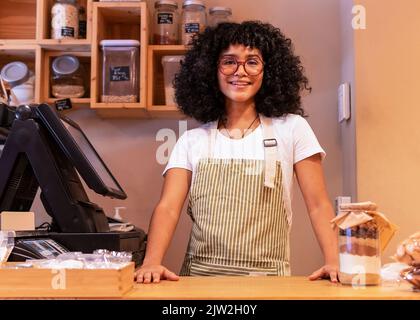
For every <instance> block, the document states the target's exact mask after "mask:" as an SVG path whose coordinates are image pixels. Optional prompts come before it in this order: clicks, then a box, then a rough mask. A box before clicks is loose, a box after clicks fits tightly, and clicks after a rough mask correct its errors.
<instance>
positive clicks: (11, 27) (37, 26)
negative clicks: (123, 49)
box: [0, 0, 187, 119]
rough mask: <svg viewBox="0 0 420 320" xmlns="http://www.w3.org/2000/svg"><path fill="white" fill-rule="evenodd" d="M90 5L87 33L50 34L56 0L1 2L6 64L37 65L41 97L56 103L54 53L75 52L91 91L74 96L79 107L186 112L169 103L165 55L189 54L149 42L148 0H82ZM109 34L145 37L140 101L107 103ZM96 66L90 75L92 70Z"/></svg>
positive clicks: (0, 45)
mask: <svg viewBox="0 0 420 320" xmlns="http://www.w3.org/2000/svg"><path fill="white" fill-rule="evenodd" d="M78 2H79V3H80V4H82V5H83V6H84V7H85V8H86V14H87V35H86V39H63V40H56V39H50V36H51V31H50V29H51V8H52V6H53V4H54V0H2V2H1V6H0V17H2V18H1V19H0V67H2V66H3V65H4V64H6V63H9V62H12V61H23V62H25V63H27V64H28V65H29V67H30V68H31V69H32V70H34V71H35V75H36V80H35V81H36V83H35V102H36V103H40V102H47V103H48V104H52V105H53V104H54V101H55V100H57V99H55V98H53V97H52V96H51V94H50V66H51V59H52V58H54V57H56V56H59V55H63V54H72V55H75V56H77V57H79V59H80V60H81V61H82V64H83V65H84V66H85V67H86V68H87V75H88V76H89V79H88V83H89V84H90V92H88V93H87V94H88V96H85V97H84V98H79V99H72V104H73V105H74V106H76V107H78V108H81V107H83V108H84V107H89V108H92V109H94V110H95V111H96V112H97V114H98V115H100V116H101V117H122V118H129V117H140V118H173V119H180V118H185V116H183V115H182V114H181V113H180V112H179V110H178V108H177V106H176V105H169V106H168V105H166V104H165V92H164V83H163V67H162V65H161V58H162V57H163V56H164V55H179V54H184V53H185V52H186V51H187V48H186V47H185V46H183V45H150V46H149V45H148V40H149V36H148V30H149V28H150V27H151V26H149V24H148V15H149V12H148V9H147V3H146V2H94V1H93V0H78ZM104 39H135V40H138V41H140V76H139V102H138V103H101V102H100V96H101V91H102V52H101V48H100V46H99V43H100V41H101V40H104ZM89 72H90V75H89Z"/></svg>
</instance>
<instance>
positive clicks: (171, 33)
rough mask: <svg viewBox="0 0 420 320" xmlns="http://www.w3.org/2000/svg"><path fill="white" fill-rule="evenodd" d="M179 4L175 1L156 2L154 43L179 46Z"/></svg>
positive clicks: (163, 0) (160, 0)
mask: <svg viewBox="0 0 420 320" xmlns="http://www.w3.org/2000/svg"><path fill="white" fill-rule="evenodd" d="M177 9H178V3H177V2H176V1H174V0H159V1H156V2H155V13H154V17H153V43H154V44H178V34H179V16H178V11H177Z"/></svg>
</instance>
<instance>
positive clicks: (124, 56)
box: [101, 40, 140, 103]
mask: <svg viewBox="0 0 420 320" xmlns="http://www.w3.org/2000/svg"><path fill="white" fill-rule="evenodd" d="M101 46H102V52H103V55H102V56H103V61H102V95H101V102H105V103H136V102H138V101H139V91H140V89H139V72H140V70H139V69H140V66H139V61H140V59H139V47H140V42H139V41H137V40H102V41H101Z"/></svg>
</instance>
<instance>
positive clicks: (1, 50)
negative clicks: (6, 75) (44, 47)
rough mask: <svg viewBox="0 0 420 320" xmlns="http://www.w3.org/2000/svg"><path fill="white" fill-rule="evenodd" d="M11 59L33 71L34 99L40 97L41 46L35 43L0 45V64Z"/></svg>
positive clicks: (37, 99)
mask: <svg viewBox="0 0 420 320" xmlns="http://www.w3.org/2000/svg"><path fill="white" fill-rule="evenodd" d="M13 61H22V62H24V63H26V64H27V65H28V67H29V69H31V70H33V72H35V101H36V102H38V101H40V100H41V99H40V98H41V48H40V47H39V46H37V45H18V44H15V45H13V44H9V45H0V66H4V65H6V64H8V63H10V62H13Z"/></svg>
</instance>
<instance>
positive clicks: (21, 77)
mask: <svg viewBox="0 0 420 320" xmlns="http://www.w3.org/2000/svg"><path fill="white" fill-rule="evenodd" d="M1 77H2V78H3V80H4V81H6V82H7V83H8V84H9V85H10V86H17V85H19V84H22V83H24V82H26V80H28V79H29V69H28V66H27V65H26V64H24V63H23V62H20V61H16V62H10V63H8V64H6V65H5V66H4V67H3V69H1Z"/></svg>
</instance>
